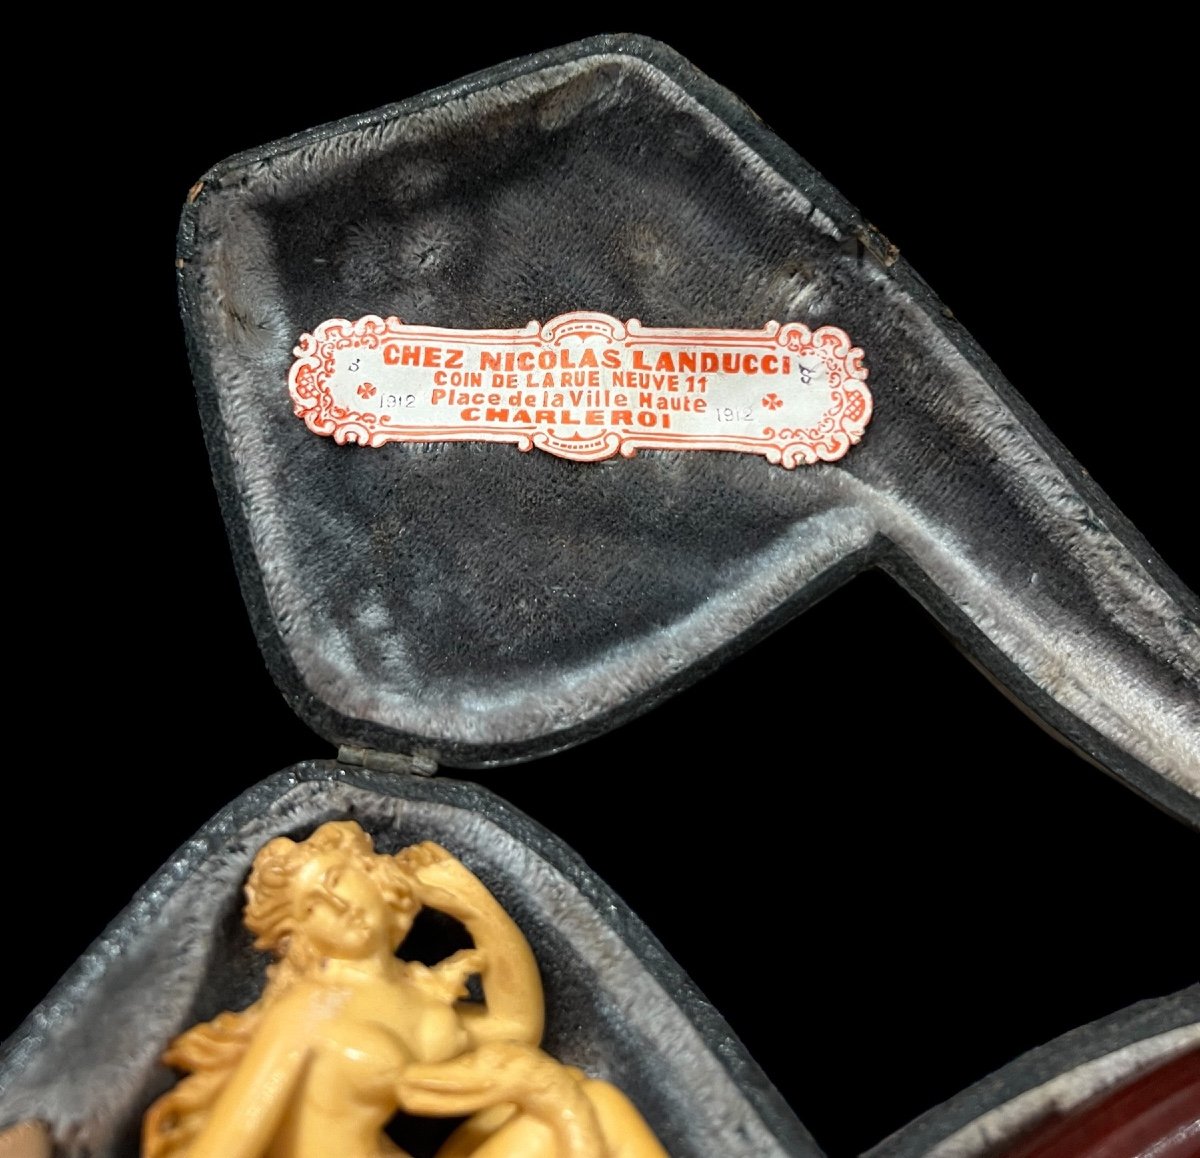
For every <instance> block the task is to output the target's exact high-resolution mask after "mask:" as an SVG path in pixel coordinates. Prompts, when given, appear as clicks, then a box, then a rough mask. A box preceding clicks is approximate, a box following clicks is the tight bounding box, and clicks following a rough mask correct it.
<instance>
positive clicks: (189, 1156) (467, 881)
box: [142, 821, 666, 1158]
mask: <svg viewBox="0 0 1200 1158" xmlns="http://www.w3.org/2000/svg"><path fill="white" fill-rule="evenodd" d="M246 896H247V904H246V910H245V920H246V925H247V927H248V928H249V929H250V930H251V932H253V933H254V934H255V936H256V941H255V944H256V946H257V947H258V948H261V949H267V950H269V951H270V952H272V953H273V954H274V955H275V957H276V961H275V963H274V964H273V965H272V966H270V967H269V969H268V972H267V984H266V988H265V990H264V992H263V995H262V998H261V999H260V1000H259V1001H257V1002H256V1003H255V1004H254V1005H252V1006H250V1007H249V1008H248V1009H245V1010H243V1011H241V1012H239V1013H222V1014H221V1015H220V1016H218V1017H217V1018H215V1019H214V1020H213V1021H210V1022H207V1023H205V1024H202V1025H198V1026H196V1027H194V1028H193V1029H190V1030H188V1031H187V1032H186V1033H184V1034H183V1035H182V1036H180V1037H179V1038H178V1039H177V1040H176V1041H175V1042H174V1043H173V1044H172V1045H171V1047H170V1048H169V1049H168V1050H167V1052H166V1054H165V1055H164V1060H165V1061H166V1062H168V1063H169V1064H171V1065H173V1066H176V1067H178V1068H179V1069H182V1070H184V1071H186V1072H187V1075H188V1076H187V1077H185V1078H184V1079H183V1080H182V1081H181V1082H180V1083H179V1084H178V1085H177V1086H176V1087H175V1088H174V1089H173V1090H171V1091H170V1092H168V1093H167V1094H165V1095H163V1097H161V1098H159V1100H158V1101H157V1102H156V1103H155V1104H154V1105H153V1106H152V1107H151V1109H150V1111H149V1113H148V1114H147V1115H146V1119H145V1122H144V1128H143V1148H142V1153H143V1158H331V1156H334V1155H336V1156H337V1158H385V1156H386V1158H400V1156H402V1155H404V1151H403V1150H400V1149H398V1148H397V1147H396V1146H395V1145H394V1144H393V1143H392V1142H391V1141H390V1140H389V1139H388V1138H387V1136H386V1135H385V1133H384V1128H385V1126H386V1125H387V1123H388V1122H389V1121H390V1120H391V1119H392V1118H393V1116H394V1115H395V1113H396V1112H397V1111H403V1112H405V1113H409V1114H414V1115H417V1116H427V1117H449V1116H458V1115H471V1117H469V1118H468V1120H467V1121H466V1122H465V1123H464V1124H463V1125H462V1126H461V1127H459V1129H457V1130H456V1131H455V1132H454V1133H453V1134H452V1135H451V1137H450V1138H449V1140H448V1141H447V1142H446V1143H445V1144H444V1145H443V1146H442V1148H441V1149H440V1150H439V1152H438V1158H666V1153H665V1151H664V1150H663V1149H662V1147H661V1145H660V1144H659V1143H658V1141H657V1140H656V1139H655V1138H654V1136H653V1134H652V1133H651V1131H650V1129H649V1127H648V1126H647V1125H646V1123H645V1122H644V1120H643V1119H642V1117H641V1115H640V1114H639V1113H638V1111H637V1110H636V1109H635V1108H634V1107H633V1105H632V1104H631V1103H630V1101H629V1100H628V1099H627V1098H626V1097H625V1095H624V1094H623V1093H622V1092H621V1091H620V1090H618V1089H617V1088H616V1087H614V1086H612V1085H611V1084H609V1083H607V1082H603V1081H596V1080H591V1079H588V1078H587V1077H585V1075H583V1074H582V1073H580V1072H579V1071H578V1070H574V1069H572V1068H569V1067H567V1066H564V1065H562V1064H560V1063H559V1062H558V1061H556V1060H555V1059H554V1058H552V1057H550V1056H549V1055H548V1054H546V1053H545V1052H544V1051H542V1050H541V1049H539V1048H538V1044H539V1042H540V1041H541V1037H542V1025H543V1014H544V1011H543V995H542V986H541V979H540V977H539V975H538V970H537V965H536V963H535V961H534V957H533V953H532V951H531V949H530V947H529V944H528V942H527V941H526V940H525V937H524V935H523V934H522V933H521V931H520V929H518V928H517V926H516V924H515V923H514V922H513V920H512V919H511V918H510V917H509V916H508V914H507V913H506V912H505V911H504V909H503V908H502V907H501V906H500V904H499V903H498V902H497V901H496V899H495V898H494V897H493V896H492V895H491V893H490V892H488V890H487V888H486V887H485V886H484V885H483V883H482V882H481V881H479V879H478V878H477V877H475V876H474V874H473V873H471V871H470V870H469V869H467V868H466V866H465V865H463V864H462V863H461V862H460V861H458V860H456V859H455V858H454V857H453V856H451V855H450V854H449V853H448V852H446V851H445V849H443V848H440V847H439V846H438V845H435V844H432V843H425V844H419V845H414V846H412V847H410V848H406V849H403V850H401V851H400V852H399V853H398V854H396V855H395V856H387V855H383V854H379V853H376V852H375V851H374V848H373V846H372V843H371V840H370V838H369V837H368V836H367V835H366V833H365V832H363V830H362V829H361V828H360V827H359V826H358V825H357V824H356V823H354V822H351V821H335V822H332V823H329V824H325V825H322V826H321V827H320V828H319V829H317V831H316V832H315V833H313V835H312V836H311V837H309V838H308V839H307V840H304V841H299V842H296V841H292V840H289V839H288V838H286V837H279V838H277V839H275V840H272V841H271V842H270V843H268V844H267V845H266V846H265V847H264V848H263V849H262V850H261V851H260V852H259V854H258V856H257V857H256V858H255V861H254V867H253V869H252V871H251V874H250V879H249V882H248V884H247V886H246ZM422 906H429V907H430V908H433V909H437V910H439V911H441V912H443V913H447V914H449V915H450V916H451V917H454V918H456V919H458V920H459V921H461V922H462V923H463V925H464V926H465V927H466V929H467V931H468V932H469V933H470V934H471V937H472V939H473V941H474V948H473V949H469V950H464V951H461V952H458V953H455V954H454V955H453V956H451V957H448V958H446V959H445V960H444V961H441V962H440V963H438V964H437V965H434V966H432V967H430V966H425V965H422V964H420V963H418V962H409V961H403V960H399V959H398V958H397V957H396V955H395V954H396V950H397V948H398V946H399V945H400V943H401V942H402V941H403V939H404V937H405V935H406V934H407V933H408V930H409V929H410V927H411V925H412V922H413V918H414V917H415V916H416V914H417V912H418V911H419V910H420V909H421V907H422ZM472 974H478V975H479V977H480V982H481V986H482V989H483V995H484V1001H483V1003H482V1004H479V1003H473V1002H467V1001H463V1000H462V999H463V998H465V997H466V996H467V979H468V978H469V977H470V976H471V975H472Z"/></svg>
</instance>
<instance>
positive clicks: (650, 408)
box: [288, 312, 872, 467]
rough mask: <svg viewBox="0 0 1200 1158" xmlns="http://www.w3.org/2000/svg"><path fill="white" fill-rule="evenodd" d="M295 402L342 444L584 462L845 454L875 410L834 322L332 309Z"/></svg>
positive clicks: (309, 353) (301, 370) (302, 364)
mask: <svg viewBox="0 0 1200 1158" xmlns="http://www.w3.org/2000/svg"><path fill="white" fill-rule="evenodd" d="M294 353H295V356H296V361H295V362H294V363H293V365H292V368H291V371H290V373H289V374H288V389H289V391H290V393H291V398H292V402H293V406H294V409H295V412H296V414H297V415H298V416H299V417H301V418H303V419H304V421H305V423H306V424H307V426H308V428H309V429H310V430H311V431H313V432H314V433H315V434H321V435H327V436H329V437H331V438H333V440H334V441H335V442H337V443H339V444H345V443H355V444H358V445H361V446H382V445H384V444H385V443H388V442H449V441H478V442H511V443H514V444H515V445H516V446H517V447H518V449H520V450H531V449H533V448H534V447H537V448H538V449H540V450H544V451H546V452H547V453H549V454H554V455H558V456H559V457H561V458H567V459H572V460H574V461H576V462H597V461H600V460H602V459H607V458H611V457H613V456H614V455H616V454H618V453H619V454H621V455H624V456H625V457H627V458H630V457H632V456H633V455H635V454H636V453H637V452H638V451H639V450H727V451H739V452H742V453H746V454H759V455H762V456H763V457H764V458H766V459H767V461H768V462H772V463H777V464H779V465H781V466H785V467H794V466H796V465H798V464H800V463H807V464H811V463H816V462H835V461H836V460H837V459H839V458H841V457H842V456H843V455H844V454H845V453H846V452H847V451H848V450H849V449H850V448H851V447H852V446H853V445H855V444H856V443H857V442H859V441H860V440H861V438H862V436H863V431H864V429H865V428H866V426H867V423H868V422H870V420H871V413H872V399H871V393H870V391H869V390H868V389H867V386H866V377H867V370H866V368H865V367H864V365H863V357H864V355H863V351H862V350H861V349H859V348H858V347H856V346H853V345H852V344H851V340H850V338H849V336H848V335H847V334H846V332H845V331H844V330H841V329H839V328H838V327H837V326H821V327H820V328H818V329H816V330H810V329H809V328H808V327H807V326H805V325H804V324H803V323H800V322H788V323H786V324H785V325H780V324H779V323H778V322H768V323H767V324H766V325H765V326H764V327H763V328H762V329H761V330H712V329H651V328H649V327H645V326H643V325H642V324H641V323H640V322H638V321H637V320H636V319H634V320H631V321H629V322H625V323H623V322H621V321H619V320H618V319H616V318H614V317H610V316H609V315H608V314H601V313H588V312H577V313H570V314H563V315H561V316H559V317H556V318H553V319H551V320H550V321H548V322H546V323H545V324H544V325H539V324H538V323H537V322H530V323H529V324H528V325H527V326H525V327H523V328H522V329H519V330H450V329H439V328H434V327H429V326H410V325H405V324H404V323H403V322H401V321H400V319H399V318H380V317H376V316H375V315H368V316H366V317H363V318H359V319H358V321H355V322H351V321H348V320H346V319H344V318H333V319H331V320H329V321H326V322H323V323H321V325H319V326H317V327H316V328H315V329H314V330H313V332H312V333H307V334H303V335H302V336H301V338H300V343H299V345H298V346H297V347H296V349H295V351H294Z"/></svg>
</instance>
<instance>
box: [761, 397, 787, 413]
mask: <svg viewBox="0 0 1200 1158" xmlns="http://www.w3.org/2000/svg"><path fill="white" fill-rule="evenodd" d="M762 404H763V405H764V406H765V407H766V408H767V409H768V410H778V409H779V408H780V407H781V406H782V405H783V399H782V398H780V397H779V395H778V394H768V395H767V396H766V397H765V398H764V399H763V400H762Z"/></svg>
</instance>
